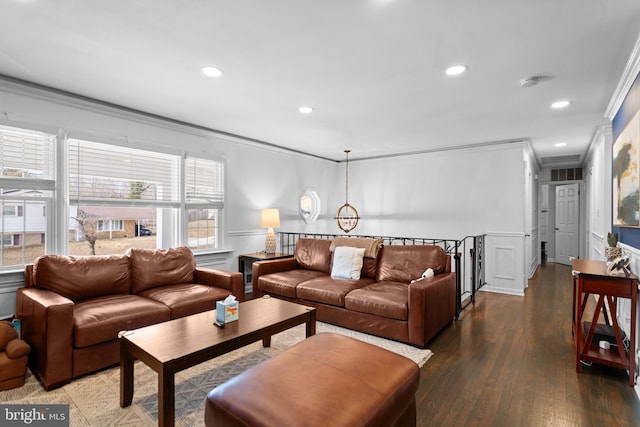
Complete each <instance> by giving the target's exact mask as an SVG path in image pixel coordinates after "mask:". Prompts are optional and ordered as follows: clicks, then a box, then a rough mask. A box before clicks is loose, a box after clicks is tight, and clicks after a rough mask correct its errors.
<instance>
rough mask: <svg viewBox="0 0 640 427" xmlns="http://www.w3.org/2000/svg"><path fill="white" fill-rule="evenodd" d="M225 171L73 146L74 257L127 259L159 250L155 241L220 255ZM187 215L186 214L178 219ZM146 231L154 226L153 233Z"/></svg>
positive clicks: (187, 160)
mask: <svg viewBox="0 0 640 427" xmlns="http://www.w3.org/2000/svg"><path fill="white" fill-rule="evenodd" d="M223 165H224V164H223V163H222V162H220V161H213V160H207V159H200V158H193V157H189V156H178V155H171V154H166V153H157V152H153V151H148V150H141V149H134V148H129V147H120V146H115V145H107V144H102V143H96V142H92V141H83V140H76V139H71V140H69V199H70V212H71V224H72V228H73V230H72V233H71V236H70V243H69V252H70V253H71V254H72V255H89V254H92V253H96V254H107V253H122V252H124V251H126V249H127V248H129V247H133V246H136V247H149V248H155V247H156V246H158V243H159V241H158V240H157V239H162V241H163V242H167V241H170V242H172V243H171V244H172V245H174V246H176V245H182V244H184V245H188V246H190V247H192V248H193V249H202V248H215V247H218V245H219V240H218V235H219V233H218V229H219V218H220V211H221V210H222V208H223V207H224V179H223V177H224V175H223V172H224V168H223ZM183 177H184V182H182V181H181V180H182V179H183ZM182 188H184V190H183V191H181V190H180V189H182ZM181 209H184V211H185V214H183V215H180V214H179V213H180V210H181ZM181 219H182V222H183V223H182V224H181V223H180V220H181ZM145 224H154V225H155V232H152V231H151V230H150V229H148V228H147V227H144V226H143V225H145ZM141 226H143V227H142V228H141ZM118 239H119V240H118ZM116 240H118V241H116ZM165 244H166V243H165Z"/></svg>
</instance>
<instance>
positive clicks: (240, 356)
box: [0, 322, 433, 427]
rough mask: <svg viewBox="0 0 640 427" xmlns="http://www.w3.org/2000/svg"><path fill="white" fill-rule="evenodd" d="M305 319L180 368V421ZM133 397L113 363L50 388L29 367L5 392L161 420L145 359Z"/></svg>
mask: <svg viewBox="0 0 640 427" xmlns="http://www.w3.org/2000/svg"><path fill="white" fill-rule="evenodd" d="M316 331H317V332H335V333H339V334H342V335H346V336H349V337H352V338H355V339H358V340H361V341H364V342H367V343H370V344H373V345H377V346H379V347H382V348H385V349H387V350H390V351H393V352H395V353H398V354H401V355H403V356H405V357H407V358H409V359H411V360H413V361H414V362H416V363H417V364H418V365H419V366H423V365H424V364H425V363H426V361H427V360H428V359H429V357H431V355H432V354H433V353H432V352H431V351H430V350H422V349H418V348H415V347H412V346H409V345H406V344H401V343H398V342H395V341H390V340H386V339H383V338H378V337H374V336H372V335H367V334H363V333H360V332H356V331H352V330H349V329H344V328H340V327H338V326H333V325H329V324H326V323H322V322H317V325H316ZM304 334H305V326H304V325H300V326H297V327H295V328H292V329H289V330H287V331H285V332H282V333H280V334H277V335H274V336H273V337H272V339H271V347H270V348H264V347H262V343H261V342H256V343H253V344H251V345H248V346H246V347H243V348H241V349H238V350H236V351H233V352H231V353H228V354H226V355H224V356H220V357H217V358H215V359H212V360H210V361H208V362H205V363H202V364H200V365H197V366H194V367H193V368H190V369H186V370H184V371H181V372H179V373H177V374H176V380H175V384H176V386H175V389H176V426H184V427H187V426H189V427H191V426H196V425H204V402H205V398H206V395H207V392H208V391H209V390H211V389H213V388H215V387H216V386H218V385H220V384H222V383H223V382H225V381H227V380H228V379H230V378H232V377H234V376H235V375H238V374H240V373H241V372H243V371H245V370H247V369H249V368H251V367H252V366H255V365H257V364H258V363H260V362H262V361H264V360H267V359H269V358H270V357H273V356H275V355H276V354H279V353H281V352H282V351H284V350H285V349H287V348H288V347H291V346H292V345H294V344H296V343H297V342H300V341H302V340H303V339H304ZM134 372H135V379H134V381H135V382H134V387H135V388H134V395H133V403H132V405H131V406H129V407H127V408H121V407H120V368H119V367H114V368H110V369H106V370H103V371H100V372H97V373H95V374H91V375H87V376H84V377H82V378H79V379H76V380H73V381H72V382H71V383H70V384H67V385H65V386H63V387H60V388H58V389H55V390H52V391H50V392H46V391H45V390H44V389H43V388H42V386H41V385H40V383H38V381H37V380H36V379H35V377H33V375H32V374H31V373H30V372H29V373H28V374H27V381H26V384H25V385H24V386H23V387H19V388H16V389H13V390H8V391H2V392H0V401H2V403H5V404H29V405H40V404H48V405H51V404H68V405H69V418H70V425H71V426H91V427H94V426H100V427H102V426H131V427H139V426H154V425H158V395H157V392H158V376H157V374H156V373H155V372H154V371H152V370H151V369H150V368H148V367H147V366H146V365H145V364H144V363H142V362H139V361H136V362H135V367H134Z"/></svg>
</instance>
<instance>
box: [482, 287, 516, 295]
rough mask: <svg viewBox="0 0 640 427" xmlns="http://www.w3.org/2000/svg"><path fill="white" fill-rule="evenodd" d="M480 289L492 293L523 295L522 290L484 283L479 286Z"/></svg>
mask: <svg viewBox="0 0 640 427" xmlns="http://www.w3.org/2000/svg"><path fill="white" fill-rule="evenodd" d="M480 290H481V291H485V292H493V293H494V294H506V295H515V296H519V297H523V296H524V291H517V290H514V289H510V288H498V287H495V286H491V285H484V286H483V287H481V288H480Z"/></svg>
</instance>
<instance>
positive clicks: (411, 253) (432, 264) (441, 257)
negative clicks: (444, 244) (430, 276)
mask: <svg viewBox="0 0 640 427" xmlns="http://www.w3.org/2000/svg"><path fill="white" fill-rule="evenodd" d="M446 257H447V255H446V254H445V252H444V249H442V248H441V247H440V246H434V245H392V246H384V247H383V248H382V250H381V251H380V254H379V255H378V277H377V278H376V279H377V280H376V281H378V282H382V281H385V280H387V281H391V282H402V283H411V281H412V280H415V279H419V278H420V277H421V276H422V273H424V272H425V270H426V269H427V268H432V269H433V271H434V273H440V272H443V271H444V269H445V266H446Z"/></svg>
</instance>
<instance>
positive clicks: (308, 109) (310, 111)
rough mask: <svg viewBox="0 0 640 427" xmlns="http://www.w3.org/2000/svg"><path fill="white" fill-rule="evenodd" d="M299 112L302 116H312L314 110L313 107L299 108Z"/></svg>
mask: <svg viewBox="0 0 640 427" xmlns="http://www.w3.org/2000/svg"><path fill="white" fill-rule="evenodd" d="M298 111H300V112H301V113H302V114H311V113H313V108H311V107H300V108H298Z"/></svg>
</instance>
